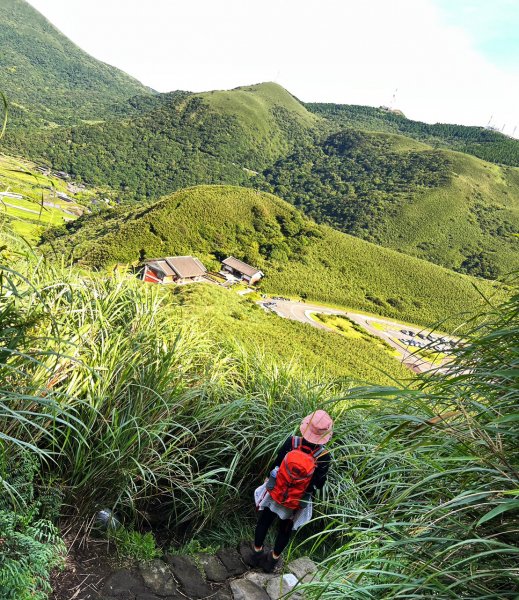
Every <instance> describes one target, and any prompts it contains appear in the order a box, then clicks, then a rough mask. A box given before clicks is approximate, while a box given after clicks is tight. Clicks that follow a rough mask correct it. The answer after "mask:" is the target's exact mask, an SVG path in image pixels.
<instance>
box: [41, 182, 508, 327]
mask: <svg viewBox="0 0 519 600" xmlns="http://www.w3.org/2000/svg"><path fill="white" fill-rule="evenodd" d="M45 241H46V244H45V246H44V247H43V249H44V250H45V252H46V253H47V254H48V255H49V256H60V257H61V256H63V255H64V256H66V257H68V258H72V259H73V260H75V261H76V262H79V263H80V264H82V265H85V266H89V267H96V268H101V267H105V266H111V265H112V266H113V265H114V264H115V263H125V264H131V263H134V264H137V263H138V262H139V261H141V260H143V259H145V258H152V257H157V256H171V255H186V254H187V255H189V254H195V255H196V256H198V257H199V258H200V259H201V260H202V262H204V263H205V264H206V266H207V267H209V268H218V266H219V262H218V260H219V259H222V258H225V257H226V256H229V255H233V256H236V257H238V258H242V259H244V260H246V261H247V262H249V263H250V264H253V265H255V266H257V267H259V268H261V269H262V270H263V271H264V273H265V274H266V276H265V279H264V281H263V282H262V289H264V290H265V291H271V292H274V293H281V294H284V295H292V296H295V297H303V298H308V299H313V300H319V301H321V302H329V303H335V304H339V305H342V306H350V307H355V308H358V309H363V310H367V311H370V312H374V313H378V314H384V315H387V316H392V317H399V318H401V319H405V320H408V321H410V322H415V323H421V324H424V325H427V324H431V323H433V322H435V321H439V320H442V319H443V318H445V317H447V316H449V317H453V318H452V321H450V324H451V325H452V324H453V323H455V322H456V323H459V322H460V321H462V320H463V319H462V318H461V317H460V314H461V313H466V312H467V311H469V312H470V311H471V310H473V309H474V307H475V306H477V305H479V304H480V302H481V296H480V294H479V293H478V291H476V287H477V288H478V289H479V290H480V291H481V292H482V293H483V294H484V295H486V296H492V295H493V294H495V293H498V295H499V292H498V290H499V287H498V286H497V284H493V283H492V284H491V283H490V282H484V281H481V280H479V281H478V280H475V279H473V278H469V277H466V276H463V275H457V274H455V273H453V272H452V271H448V270H446V269H443V268H441V267H438V266H436V265H433V264H431V263H428V262H425V261H422V260H418V259H416V258H413V257H409V256H406V255H405V254H401V253H399V252H395V251H393V250H388V249H385V248H381V247H379V246H376V245H374V244H370V243H368V242H365V241H363V240H359V239H358V238H355V237H352V236H348V235H346V234H343V233H339V232H337V231H334V230H333V229H331V228H329V227H326V226H322V225H321V226H319V225H316V224H315V223H314V222H313V221H311V220H309V219H307V218H305V217H304V216H303V215H302V214H301V213H300V212H299V211H297V210H296V209H295V208H293V207H292V206H290V204H288V203H286V202H284V201H283V200H280V199H279V198H276V197H275V196H271V195H269V194H264V193H260V192H257V191H255V190H250V189H244V188H239V187H229V186H200V187H195V188H190V189H187V190H182V191H180V192H177V193H175V194H173V195H171V196H168V197H166V198H164V199H162V200H160V201H158V202H156V203H154V204H151V205H148V206H145V207H138V208H130V209H128V208H123V209H119V210H117V211H114V212H113V213H110V212H106V213H100V214H98V215H93V216H91V217H82V218H81V219H78V220H77V221H75V222H74V223H70V224H68V225H67V226H66V227H64V228H61V229H60V230H54V231H51V232H49V234H48V235H47V236H46V238H45ZM503 297H504V296H503Z"/></svg>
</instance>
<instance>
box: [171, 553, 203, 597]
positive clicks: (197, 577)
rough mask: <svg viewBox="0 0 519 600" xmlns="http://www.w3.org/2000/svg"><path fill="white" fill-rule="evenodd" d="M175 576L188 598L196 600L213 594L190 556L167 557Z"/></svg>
mask: <svg viewBox="0 0 519 600" xmlns="http://www.w3.org/2000/svg"><path fill="white" fill-rule="evenodd" d="M166 561H167V562H168V564H169V566H170V568H171V570H172V571H173V575H174V576H175V578H176V580H177V581H179V582H180V583H181V584H182V588H183V591H184V593H185V595H186V596H187V597H188V598H191V599H193V600H196V599H198V598H204V597H205V596H209V595H210V594H211V588H210V587H209V585H208V584H207V583H206V581H205V579H204V578H203V577H202V575H201V574H200V571H199V570H198V569H197V567H196V563H195V561H194V560H193V559H192V558H190V557H189V556H185V555H180V554H170V555H168V556H166Z"/></svg>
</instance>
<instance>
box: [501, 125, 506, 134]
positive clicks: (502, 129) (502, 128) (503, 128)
mask: <svg viewBox="0 0 519 600" xmlns="http://www.w3.org/2000/svg"><path fill="white" fill-rule="evenodd" d="M505 127H506V123H503V127H501V133H503V131H504V130H505Z"/></svg>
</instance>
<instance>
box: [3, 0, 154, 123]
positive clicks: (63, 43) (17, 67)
mask: <svg viewBox="0 0 519 600" xmlns="http://www.w3.org/2000/svg"><path fill="white" fill-rule="evenodd" d="M0 44H1V52H0V91H2V92H3V93H4V94H5V95H6V97H7V99H8V101H9V104H10V109H9V114H10V127H11V128H13V127H17V126H18V127H23V128H26V127H28V126H49V125H53V124H56V123H57V124H65V123H77V122H78V121H79V120H80V119H92V120H99V119H103V118H104V117H105V115H106V114H108V113H109V109H110V106H111V105H112V104H115V103H118V102H122V101H123V100H125V99H127V98H129V97H130V96H134V95H136V94H151V90H148V89H147V88H145V87H144V86H143V85H142V84H140V83H139V82H138V81H136V80H135V79H133V78H132V77H130V76H129V75H127V74H126V73H123V72H122V71H120V70H119V69H116V68H115V67H111V66H109V65H106V64H104V63H102V62H100V61H98V60H96V59H94V58H92V57H91V56H89V55H88V54H86V52H83V50H81V49H80V48H78V47H77V46H76V45H75V44H74V43H72V42H71V41H70V40H69V39H68V38H67V37H65V36H64V35H62V34H61V33H60V32H59V31H58V30H57V29H56V28H55V27H54V26H53V25H52V24H51V23H49V22H48V21H47V19H45V18H44V17H43V16H42V15H41V14H40V13H39V12H38V11H36V10H35V9H34V8H32V6H30V5H29V4H28V3H27V2H25V1H24V0H2V2H1V3H0Z"/></svg>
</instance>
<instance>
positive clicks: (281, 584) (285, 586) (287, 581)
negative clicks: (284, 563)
mask: <svg viewBox="0 0 519 600" xmlns="http://www.w3.org/2000/svg"><path fill="white" fill-rule="evenodd" d="M297 583H298V579H297V577H296V576H295V575H293V574H292V573H287V574H285V575H281V576H279V577H274V579H270V580H269V581H268V583H267V594H268V595H269V597H270V598H271V600H279V598H281V597H282V596H284V595H285V594H288V592H290V590H292V589H293V588H294V587H295V586H296V585H297ZM291 598H293V599H295V600H297V599H298V598H301V595H300V594H293V595H292V596H291Z"/></svg>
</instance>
